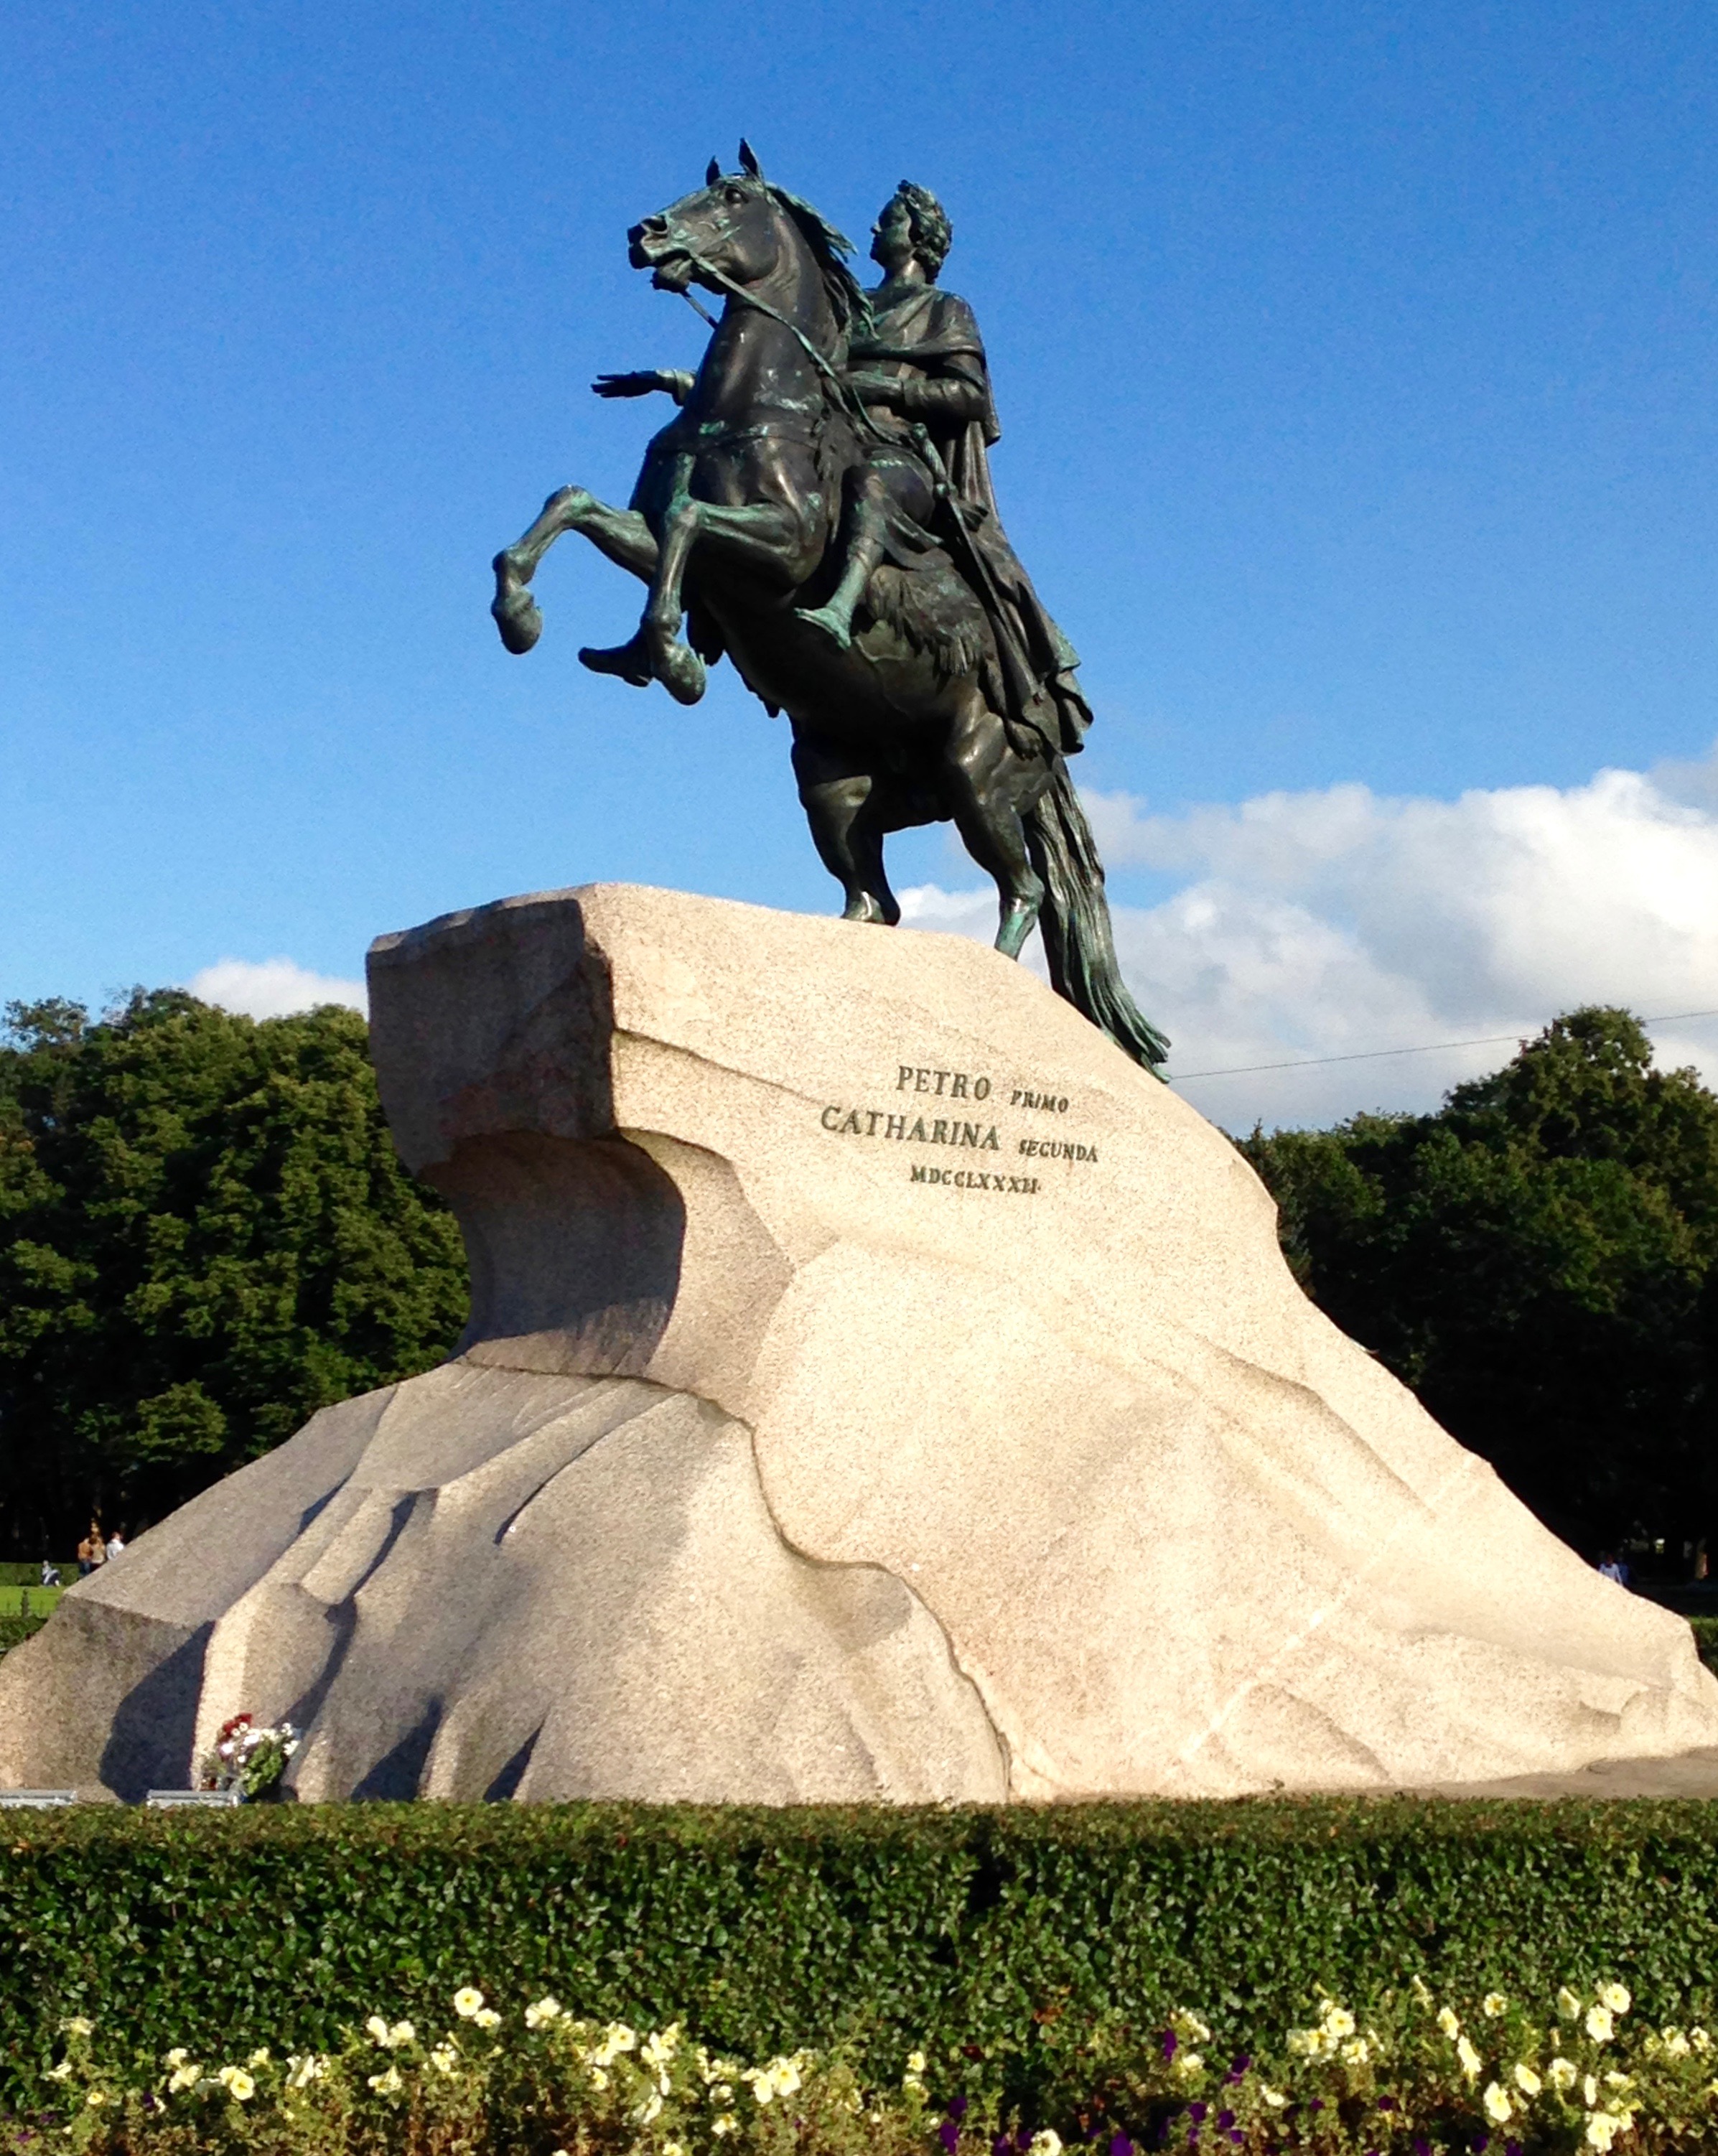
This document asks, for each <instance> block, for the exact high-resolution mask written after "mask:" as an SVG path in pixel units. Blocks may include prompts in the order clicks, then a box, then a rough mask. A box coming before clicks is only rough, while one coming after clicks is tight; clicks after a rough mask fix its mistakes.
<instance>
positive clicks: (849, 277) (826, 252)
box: [735, 173, 871, 338]
mask: <svg viewBox="0 0 1718 2156" xmlns="http://www.w3.org/2000/svg"><path fill="white" fill-rule="evenodd" d="M735 177H736V178H737V179H738V181H739V182H740V184H741V186H742V187H743V186H745V185H746V183H747V182H748V181H749V182H750V183H751V185H752V186H753V187H759V188H761V189H762V192H763V193H765V194H767V196H768V197H769V198H770V200H771V201H772V203H774V204H775V205H776V207H777V209H779V210H781V211H782V213H783V214H784V215H786V216H787V217H790V218H792V220H793V222H794V223H795V224H796V225H797V227H798V228H799V235H800V237H801V239H803V240H804V242H805V244H806V245H807V246H808V248H809V249H811V254H812V259H813V261H814V262H815V263H816V264H817V265H818V272H819V274H820V275H821V276H822V278H823V290H824V293H825V295H827V297H828V302H829V306H830V310H831V311H832V312H833V315H834V316H835V321H836V325H837V326H838V328H839V330H840V331H841V332H842V335H843V336H844V338H847V337H851V336H854V334H855V333H856V332H860V331H864V330H866V329H868V328H869V326H870V321H871V302H870V300H869V298H868V297H867V296H866V293H865V290H864V286H863V285H861V284H860V283H859V279H858V278H857V277H855V276H854V274H853V271H852V270H851V269H849V267H848V264H847V261H846V257H847V256H848V255H849V254H852V252H853V242H852V241H851V240H850V239H849V238H848V237H847V234H845V233H844V232H842V231H839V230H838V229H837V228H836V227H835V226H834V225H833V224H831V223H830V222H829V220H828V218H826V217H825V216H824V215H823V213H822V212H821V211H820V210H815V209H813V208H812V206H811V204H810V203H808V202H807V201H805V200H804V198H803V197H802V196H799V195H796V194H790V193H788V191H787V188H786V187H777V184H776V182H774V181H773V180H767V179H765V178H764V177H763V175H762V173H759V174H758V175H757V177H756V178H755V179H753V178H752V177H751V175H750V174H749V173H737V174H736V175H735Z"/></svg>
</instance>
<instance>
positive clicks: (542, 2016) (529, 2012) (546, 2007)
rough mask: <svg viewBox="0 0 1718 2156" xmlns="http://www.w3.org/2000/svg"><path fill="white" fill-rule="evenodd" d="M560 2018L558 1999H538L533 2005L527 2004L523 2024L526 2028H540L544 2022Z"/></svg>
mask: <svg viewBox="0 0 1718 2156" xmlns="http://www.w3.org/2000/svg"><path fill="white" fill-rule="evenodd" d="M560 2019H561V2001H560V2000H559V1999H538V2000H536V2003H535V2004H534V2005H530V2006H527V2007H526V2010H525V2025H526V2028H527V2029H541V2027H542V2025H543V2024H544V2022H546V2021H558V2020H560Z"/></svg>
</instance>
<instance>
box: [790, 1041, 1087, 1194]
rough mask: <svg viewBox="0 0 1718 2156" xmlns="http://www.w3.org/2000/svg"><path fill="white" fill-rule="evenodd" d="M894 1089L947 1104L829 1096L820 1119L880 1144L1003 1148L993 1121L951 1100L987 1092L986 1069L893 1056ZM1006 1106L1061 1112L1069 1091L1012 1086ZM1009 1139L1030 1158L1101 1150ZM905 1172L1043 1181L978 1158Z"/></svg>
mask: <svg viewBox="0 0 1718 2156" xmlns="http://www.w3.org/2000/svg"><path fill="white" fill-rule="evenodd" d="M995 1091H996V1087H995V1084H994V1082H993V1081H992V1079H991V1078H990V1077H988V1076H987V1075H986V1073H985V1072H983V1071H982V1070H941V1069H940V1068H939V1067H938V1066H937V1065H936V1064H934V1063H898V1064H897V1065H895V1092H896V1094H897V1095H899V1094H902V1093H906V1094H910V1095H914V1096H917V1095H919V1094H925V1095H926V1096H929V1098H930V1099H931V1100H932V1101H941V1102H942V1103H943V1104H944V1105H945V1106H946V1109H947V1110H948V1111H949V1112H946V1113H945V1114H943V1115H941V1116H938V1115H935V1114H931V1115H926V1114H925V1113H923V1112H922V1111H921V1110H920V1109H919V1108H918V1106H916V1103H912V1104H910V1103H909V1102H907V1101H902V1102H901V1105H900V1107H899V1108H898V1109H890V1108H861V1107H854V1106H849V1105H848V1104H847V1103H845V1102H843V1101H832V1102H831V1103H830V1104H829V1106H828V1107H826V1108H825V1109H824V1110H823V1113H822V1115H821V1116H820V1117H819V1121H820V1122H822V1124H823V1128H824V1129H825V1130H826V1131H828V1132H829V1134H830V1136H831V1137H846V1138H879V1139H881V1140H882V1141H883V1142H885V1144H887V1143H891V1142H892V1143H894V1144H896V1145H921V1146H947V1147H951V1148H953V1149H954V1150H955V1151H956V1152H961V1151H963V1150H964V1151H966V1152H977V1153H987V1152H994V1153H999V1152H1003V1151H1004V1150H1005V1147H1004V1144H1003V1137H1002V1134H1001V1130H1000V1127H999V1126H998V1125H997V1124H995V1123H992V1122H985V1121H983V1120H982V1118H980V1119H978V1120H976V1121H975V1120H971V1119H970V1111H968V1112H967V1113H965V1114H959V1113H956V1112H954V1104H955V1103H956V1101H960V1102H962V1104H966V1103H969V1102H970V1103H971V1104H972V1106H973V1107H975V1108H976V1106H977V1104H978V1103H979V1102H981V1101H992V1096H993V1095H994V1094H995ZM992 1105H994V1103H993V1102H992ZM1008 1106H1010V1107H1011V1108H1023V1109H1028V1110H1033V1111H1042V1112H1044V1113H1046V1114H1049V1115H1054V1116H1065V1115H1066V1114H1067V1112H1068V1096H1067V1095H1066V1094H1065V1093H1059V1092H1057V1091H1056V1090H1055V1089H1054V1086H1047V1087H1044V1088H1038V1087H1032V1086H1015V1087H1014V1088H1013V1091H1012V1092H1011V1093H1010V1094H1009V1096H1008ZM1011 1142H1012V1143H1013V1146H1014V1148H1015V1151H1016V1152H1017V1153H1018V1154H1019V1155H1020V1156H1021V1157H1023V1158H1025V1159H1028V1160H1064V1161H1068V1162H1069V1163H1078V1164H1080V1165H1081V1166H1087V1165H1092V1164H1095V1163H1096V1160H1097V1158H1098V1149H1097V1147H1095V1145H1087V1144H1086V1143H1085V1142H1084V1141H1082V1140H1080V1139H1074V1138H1039V1137H1014V1138H1013V1139H1012V1141H1011ZM908 1179H909V1180H910V1182H913V1183H926V1184H930V1185H933V1186H935V1187H936V1188H940V1189H945V1190H972V1191H989V1192H992V1193H994V1194H995V1195H996V1196H997V1197H1015V1198H1035V1197H1037V1196H1038V1193H1039V1192H1040V1191H1042V1189H1043V1188H1044V1184H1043V1183H1042V1182H1041V1180H1040V1179H1039V1178H1038V1177H1037V1176H1036V1175H1007V1174H1003V1173H1000V1172H999V1171H998V1170H997V1169H994V1168H990V1169H985V1168H978V1167H977V1166H974V1167H972V1168H940V1167H938V1168H933V1167H931V1166H930V1165H929V1164H928V1163H912V1164H910V1167H909V1168H908Z"/></svg>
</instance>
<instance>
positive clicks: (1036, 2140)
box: [1026, 2126, 1062, 2156]
mask: <svg viewBox="0 0 1718 2156" xmlns="http://www.w3.org/2000/svg"><path fill="white" fill-rule="evenodd" d="M1026 2156H1062V2137H1061V2135H1060V2134H1059V2133H1057V2132H1056V2131H1055V2130H1054V2128H1051V2127H1048V2126H1046V2127H1044V2128H1043V2129H1042V2131H1041V2132H1039V2133H1034V2134H1033V2137H1032V2138H1031V2140H1030V2141H1028V2143H1027V2144H1026Z"/></svg>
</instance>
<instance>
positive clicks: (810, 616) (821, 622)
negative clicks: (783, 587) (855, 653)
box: [793, 607, 853, 651]
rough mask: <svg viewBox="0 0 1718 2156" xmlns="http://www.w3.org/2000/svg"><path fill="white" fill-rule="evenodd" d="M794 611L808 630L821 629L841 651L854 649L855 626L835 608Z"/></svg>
mask: <svg viewBox="0 0 1718 2156" xmlns="http://www.w3.org/2000/svg"><path fill="white" fill-rule="evenodd" d="M793 611H794V613H797V615H798V617H799V619H801V620H802V621H803V622H804V623H805V624H806V625H807V627H808V628H809V629H821V630H822V631H823V634H824V635H825V636H827V637H828V638H829V639H831V640H832V641H833V643H834V644H836V645H837V647H838V649H841V650H843V651H848V650H850V649H852V647H853V624H852V622H851V621H850V620H848V619H844V618H843V616H841V615H840V614H838V613H836V611H835V609H834V608H833V607H795V608H794V609H793Z"/></svg>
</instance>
